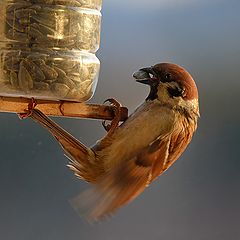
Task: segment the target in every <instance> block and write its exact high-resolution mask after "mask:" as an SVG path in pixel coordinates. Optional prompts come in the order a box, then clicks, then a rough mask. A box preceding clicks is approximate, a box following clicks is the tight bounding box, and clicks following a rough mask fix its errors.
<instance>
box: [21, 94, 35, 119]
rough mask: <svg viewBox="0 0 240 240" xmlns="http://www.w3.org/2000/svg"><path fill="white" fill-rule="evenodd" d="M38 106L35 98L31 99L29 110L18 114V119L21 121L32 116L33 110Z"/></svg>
mask: <svg viewBox="0 0 240 240" xmlns="http://www.w3.org/2000/svg"><path fill="white" fill-rule="evenodd" d="M36 106H37V102H36V100H35V99H34V98H32V99H31V101H30V103H29V104H28V108H27V109H26V110H25V113H18V114H17V115H18V117H19V118H20V119H26V118H28V117H29V116H31V114H32V110H33V109H34V108H35V107H36Z"/></svg>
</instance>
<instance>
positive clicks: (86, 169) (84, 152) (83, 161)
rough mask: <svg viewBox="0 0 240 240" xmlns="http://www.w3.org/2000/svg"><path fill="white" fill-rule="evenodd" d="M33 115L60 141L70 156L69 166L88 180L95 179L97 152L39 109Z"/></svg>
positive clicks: (79, 175) (34, 110)
mask: <svg viewBox="0 0 240 240" xmlns="http://www.w3.org/2000/svg"><path fill="white" fill-rule="evenodd" d="M31 117H32V118H33V119H34V120H35V121H36V122H38V123H39V124H41V125H42V126H43V127H45V128H46V129H47V130H48V131H49V132H50V133H51V134H52V135H53V136H54V137H55V138H56V139H57V141H58V142H59V143H60V145H61V147H62V148H63V150H64V151H65V152H66V153H67V154H68V155H69V156H70V157H69V159H70V163H69V165H68V166H69V168H70V169H71V170H73V171H74V173H75V175H77V176H78V177H79V178H81V179H84V180H86V181H89V182H91V181H93V179H92V178H93V177H94V175H95V174H94V173H92V172H91V171H92V170H93V168H92V165H93V163H94V160H95V153H94V152H93V150H91V149H90V148H88V147H86V146H85V145H84V144H82V143H81V142H80V141H78V140H77V139H76V138H74V137H73V136H72V135H71V134H69V133H68V132H67V131H65V130H64V129H63V128H61V127H60V126H59V125H58V124H56V123H54V122H53V121H52V120H51V119H50V118H49V117H47V116H46V115H45V114H44V113H42V112H41V111H40V110H38V109H33V110H32V114H31Z"/></svg>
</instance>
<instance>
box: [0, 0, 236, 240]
mask: <svg viewBox="0 0 240 240" xmlns="http://www.w3.org/2000/svg"><path fill="white" fill-rule="evenodd" d="M239 9H240V2H239V1H238V0H222V1H221V0H212V1H207V0H182V1H177V0H131V1H129V0H122V1H110V0H105V1H104V4H103V11H102V13H103V21H102V34H101V37H102V38H101V48H100V51H99V52H98V57H99V58H100V60H101V63H102V65H101V74H100V79H99V84H98V87H97V91H96V94H95V96H94V98H93V99H92V100H91V102H96V103H102V102H103V101H104V100H105V99H107V98H109V97H115V98H116V99H118V100H119V101H120V102H121V103H122V104H123V105H126V106H127V107H129V109H130V111H132V110H133V109H134V108H135V107H136V106H138V105H139V104H140V103H141V102H142V101H143V100H144V99H145V97H146V95H147V94H148V88H146V87H145V86H143V85H140V84H137V83H135V81H134V80H133V79H132V77H131V75H132V73H133V72H134V71H135V70H137V69H139V68H141V67H144V66H149V65H153V64H155V63H157V62H166V61H169V62H174V63H177V64H180V65H182V66H183V67H185V68H186V69H188V71H189V72H190V73H191V74H192V76H193V77H194V79H195V80H196V83H197V85H198V88H199V93H200V107H201V108H200V110H201V118H200V122H199V128H198V131H197V133H196V134H195V136H194V138H193V141H192V143H191V144H190V146H189V147H188V149H187V150H186V151H185V153H184V154H183V155H182V156H181V158H180V160H179V161H177V162H176V164H175V165H174V166H173V167H171V168H170V169H169V170H168V171H167V172H166V173H165V174H164V175H162V176H161V177H160V178H159V179H158V180H157V181H156V182H155V183H154V184H152V185H151V187H149V188H148V189H147V190H146V191H145V192H144V193H143V194H142V195H141V196H140V197H139V198H137V199H136V200H135V201H134V202H132V203H131V204H130V205H128V206H127V207H124V208H122V209H121V210H120V211H118V212H117V214H116V215H115V216H114V217H113V218H111V219H110V220H108V221H104V222H102V223H100V224H95V225H89V224H88V223H87V222H86V221H85V220H83V219H81V218H80V217H79V216H78V215H77V214H76V213H75V212H74V210H73V209H72V207H71V206H70V204H69V199H71V198H72V197H74V196H76V195H77V194H78V193H79V192H80V191H82V190H83V189H85V188H87V184H85V183H84V182H82V181H79V180H77V179H76V178H75V177H74V176H73V174H72V172H70V171H69V170H68V169H67V167H66V164H67V162H68V161H67V159H66V158H65V157H64V155H63V152H62V150H61V148H60V147H59V146H58V144H57V143H56V142H55V140H54V139H53V138H52V137H51V136H50V135H49V134H48V132H47V131H46V130H45V129H43V128H41V127H40V126H39V125H37V124H36V123H35V122H33V121H32V120H31V119H27V120H25V121H20V120H19V119H18V117H17V116H16V115H14V114H6V113H1V114H0V131H1V139H0V146H1V147H0V149H1V161H0V237H1V239H4V240H13V239H18V240H32V239H34V240H41V239H44V240H65V239H68V240H73V239H81V240H89V239H98V240H113V239H114V240H128V239H129V240H134V239H138V240H145V239H148V240H159V239H164V240H174V239H178V240H186V239H187V240H188V239H194V240H215V239H216V240H225V239H229V240H230V239H240V228H239V226H240V204H239V203H240V187H239V185H240V174H239V172H240V159H239V156H240V143H239V135H240V127H239V125H238V124H239V123H240V110H239V103H240V95H239V90H240V77H239V68H240V65H239V62H240V45H239V42H240V31H239V30H240V14H239ZM55 120H56V121H57V122H58V123H60V124H61V125H62V126H63V127H65V128H66V129H67V130H69V131H70V132H72V133H74V135H75V136H76V137H77V138H78V139H80V140H81V141H83V142H84V143H85V144H87V145H92V144H94V143H95V141H96V140H97V139H99V138H101V137H102V136H103V135H104V134H105V132H104V130H103V128H102V126H101V122H98V121H93V120H79V119H59V118H55Z"/></svg>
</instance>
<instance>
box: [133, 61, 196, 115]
mask: <svg viewBox="0 0 240 240" xmlns="http://www.w3.org/2000/svg"><path fill="white" fill-rule="evenodd" d="M133 77H134V78H135V79H136V81H137V82H140V83H143V84H147V85H149V86H150V93H149V95H148V97H147V99H146V100H147V101H154V100H156V101H160V102H161V103H165V104H168V105H171V106H172V107H180V108H184V109H187V110H190V109H191V110H193V111H195V112H197V113H198V90H197V86H196V84H195V82H194V80H193V78H192V77H191V75H190V74H189V73H188V72H187V71H186V70H185V69H184V68H183V67H180V66H178V65H176V64H172V63H159V64H156V65H154V66H152V67H147V68H142V69H140V70H139V71H137V72H135V73H134V74H133Z"/></svg>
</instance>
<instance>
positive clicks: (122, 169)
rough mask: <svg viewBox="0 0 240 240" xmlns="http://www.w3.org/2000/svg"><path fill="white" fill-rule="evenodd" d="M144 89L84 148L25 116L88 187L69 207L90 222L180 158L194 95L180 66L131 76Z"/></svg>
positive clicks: (194, 115) (191, 125) (193, 119)
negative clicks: (134, 105) (124, 114)
mask: <svg viewBox="0 0 240 240" xmlns="http://www.w3.org/2000/svg"><path fill="white" fill-rule="evenodd" d="M134 77H135V78H136V80H137V81H138V82H140V83H144V84H148V85H149V86H150V93H149V96H148V97H147V99H146V101H145V102H144V103H143V104H142V105H140V106H139V107H138V109H137V110H136V111H135V112H134V113H133V114H132V115H131V116H130V117H129V118H128V119H127V120H126V121H125V122H124V123H122V124H121V125H120V126H119V127H117V128H116V129H115V130H114V131H111V134H107V135H106V136H105V137H104V138H103V139H102V140H100V141H98V142H97V144H96V145H95V146H93V147H92V148H88V147H86V146H85V145H83V144H82V143H80V142H79V141H78V140H76V139H75V138H74V137H72V136H71V135H70V134H68V133H67V132H66V131H64V130H63V129H62V128H60V127H59V126H58V125H56V124H55V123H54V122H53V121H52V120H50V119H49V118H48V117H46V116H45V115H44V114H43V113H41V112H40V111H39V110H37V109H32V110H31V117H32V118H33V119H35V120H36V121H37V122H39V123H40V124H42V125H43V126H44V127H46V128H47V129H48V130H49V131H50V132H51V133H52V135H53V136H54V137H55V138H56V139H57V141H58V142H59V143H60V144H61V146H62V147H63V149H64V151H65V152H66V153H67V154H68V155H69V157H70V159H71V160H70V163H69V167H70V169H71V170H73V171H74V173H75V174H76V175H77V176H78V177H79V178H81V179H83V180H85V181H88V182H90V183H93V184H94V187H93V188H92V189H90V190H89V191H88V192H87V193H85V194H83V195H80V197H78V198H77V199H76V200H75V201H74V206H75V207H76V208H78V206H80V208H84V209H85V210H86V209H87V210H86V212H85V214H86V215H87V216H88V217H90V218H91V219H99V218H102V217H104V216H107V215H109V214H112V213H113V212H114V211H116V210H117V209H118V208H119V207H121V206H123V205H125V204H127V203H128V202H129V201H131V200H133V199H134V198H135V197H137V196H138V195H139V194H140V193H141V192H143V190H144V189H145V188H146V187H147V186H148V185H149V184H150V183H151V182H152V181H154V180H155V179H156V178H157V177H158V176H159V175H161V174H162V173H163V172H164V171H166V170H167V169H168V168H169V167H170V166H171V165H172V164H173V163H174V162H175V161H176V160H177V159H178V158H179V156H180V155H181V154H182V152H183V151H184V150H185V148H186V147H187V145H188V144H189V142H190V141H191V139H192V135H193V133H194V131H195V130H196V127H197V119H198V117H199V109H198V91H197V87H196V85H195V82H194V80H193V79H192V77H191V75H190V74H189V73H188V72H187V71H186V70H185V69H183V68H182V67H180V66H178V65H175V64H170V63H161V64H157V65H155V66H153V67H150V68H143V69H141V70H140V71H138V72H137V73H135V74H134Z"/></svg>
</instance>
